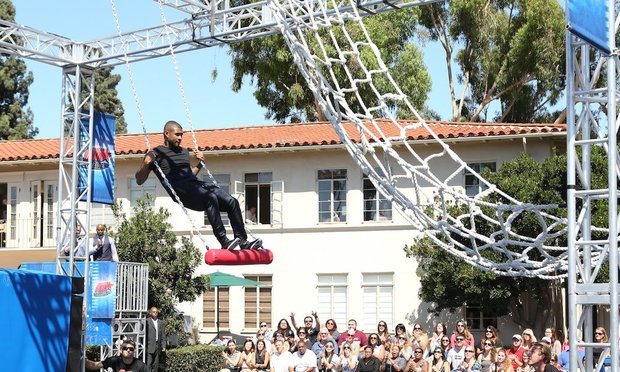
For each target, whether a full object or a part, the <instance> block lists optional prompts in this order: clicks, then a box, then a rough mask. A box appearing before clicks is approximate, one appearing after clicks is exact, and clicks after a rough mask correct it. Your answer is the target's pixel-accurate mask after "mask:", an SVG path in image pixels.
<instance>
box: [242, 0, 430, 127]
mask: <svg viewBox="0 0 620 372" xmlns="http://www.w3.org/2000/svg"><path fill="white" fill-rule="evenodd" d="M416 12H417V11H416V10H415V9H408V10H401V11H398V12H391V13H389V14H380V15H376V16H372V17H366V18H365V19H364V25H365V27H366V29H367V30H368V33H369V34H370V37H371V38H372V40H373V41H374V42H375V44H376V45H377V46H378V48H379V50H380V52H381V55H382V57H383V60H384V61H385V63H386V65H387V66H388V68H390V70H391V72H392V74H393V77H394V79H395V80H396V81H397V83H398V84H399V86H400V88H401V89H402V90H403V92H404V93H405V94H407V95H408V96H409V98H410V101H411V102H412V104H413V105H414V106H415V107H417V108H421V109H424V103H425V101H426V98H427V94H428V92H429V90H430V76H429V75H428V73H427V71H426V68H425V66H424V62H423V59H422V52H421V51H420V50H419V49H418V48H417V47H416V46H415V45H414V44H412V43H411V39H412V37H413V36H414V33H415V27H416V25H417V16H416ZM345 25H346V26H345V27H346V29H347V32H348V33H349V34H350V35H352V38H353V39H354V40H359V39H360V38H361V37H362V35H361V32H362V31H361V29H360V27H359V26H358V25H355V24H351V23H345ZM333 32H334V37H335V39H336V40H337V43H338V45H339V46H341V47H342V48H347V49H348V50H351V47H350V46H348V47H347V46H346V45H348V43H347V41H346V38H345V35H344V33H343V32H342V30H340V29H339V28H338V27H334V29H333ZM306 36H308V35H306ZM321 36H322V37H321V39H322V41H323V43H324V45H325V53H326V54H327V55H328V56H329V57H332V58H336V57H339V55H338V52H337V49H336V47H335V44H334V43H333V42H331V41H330V37H329V35H328V34H327V33H326V32H321ZM307 40H308V42H309V47H310V49H311V50H312V52H313V53H315V54H317V55H319V56H322V58H324V55H323V54H322V53H323V50H322V49H321V48H320V47H319V45H318V43H317V41H316V39H315V38H314V37H313V36H311V37H307ZM358 47H359V50H360V59H361V60H362V61H363V63H364V64H365V65H366V66H367V67H368V69H373V68H376V67H378V65H377V61H376V60H374V57H373V56H372V51H371V49H370V48H369V47H366V46H364V45H359V46H358ZM230 55H231V57H232V67H233V84H232V87H233V90H234V91H239V90H240V89H241V88H242V86H243V82H244V79H246V78H249V79H250V81H251V82H252V83H253V84H254V85H255V86H256V89H255V91H254V97H255V98H256V101H257V102H258V104H259V105H261V106H262V107H265V108H266V109H267V112H266V114H265V117H267V118H271V119H274V120H276V121H278V122H284V121H286V120H287V119H288V118H292V117H296V118H299V119H305V120H316V119H319V120H324V114H323V113H322V112H321V110H320V109H319V107H318V104H317V102H316V101H315V99H314V97H313V95H312V92H311V91H310V89H309V88H308V86H307V84H306V82H305V80H304V78H303V76H302V75H301V74H300V73H299V71H298V70H297V68H296V67H295V64H294V61H293V56H292V54H291V53H290V51H289V48H288V47H287V46H286V43H285V42H284V39H283V37H282V36H280V35H276V36H270V37H262V38H257V39H252V40H248V41H243V42H240V43H234V44H232V45H231V46H230ZM345 58H347V63H346V66H347V67H348V68H349V71H350V73H351V75H352V76H353V77H354V78H362V77H364V75H363V70H362V69H361V66H360V64H359V62H357V61H355V59H354V58H353V57H352V56H346V57H345ZM333 71H334V73H335V76H336V78H337V80H338V82H339V84H340V86H343V87H350V86H351V83H348V82H347V81H346V72H345V71H344V69H343V68H342V67H338V65H337V64H334V69H333ZM324 74H326V76H329V75H328V74H327V72H326V71H324ZM373 83H374V84H375V85H376V86H377V87H378V88H379V90H380V91H384V92H385V91H389V92H392V91H393V90H390V89H389V86H388V81H387V80H386V79H384V78H382V77H379V75H375V76H374V77H373ZM358 89H359V90H360V95H361V97H362V99H363V100H364V102H366V103H367V106H372V105H373V104H375V103H376V101H377V100H376V98H375V97H374V96H375V95H374V92H373V91H372V89H371V86H370V84H360V85H359V86H358ZM347 103H348V104H349V105H350V106H351V107H352V109H353V110H357V112H361V105H360V102H358V100H357V98H356V97H354V95H353V94H352V95H350V97H348V98H347ZM391 105H392V107H390V108H391V109H394V110H397V111H399V115H400V116H401V117H407V115H410V113H408V112H407V110H406V109H405V108H404V107H397V106H396V105H395V104H394V103H392V104H391Z"/></svg>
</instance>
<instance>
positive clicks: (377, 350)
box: [368, 333, 385, 362]
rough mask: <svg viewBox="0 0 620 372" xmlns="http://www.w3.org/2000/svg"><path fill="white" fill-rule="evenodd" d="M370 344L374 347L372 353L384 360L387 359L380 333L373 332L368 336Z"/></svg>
mask: <svg viewBox="0 0 620 372" xmlns="http://www.w3.org/2000/svg"><path fill="white" fill-rule="evenodd" d="M368 346H370V348H371V349H372V355H373V356H374V357H375V358H377V359H379V361H381V362H383V360H384V359H385V349H384V347H383V344H382V343H381V339H379V335H378V334H376V333H371V334H370V336H368Z"/></svg>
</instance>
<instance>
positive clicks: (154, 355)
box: [146, 306, 166, 372]
mask: <svg viewBox="0 0 620 372" xmlns="http://www.w3.org/2000/svg"><path fill="white" fill-rule="evenodd" d="M163 352H166V323H165V322H164V321H163V320H161V319H159V309H158V308H156V307H155V306H153V307H151V308H150V309H149V317H148V318H147V319H146V370H147V371H148V372H151V371H154V372H157V371H159V360H160V357H161V353H163Z"/></svg>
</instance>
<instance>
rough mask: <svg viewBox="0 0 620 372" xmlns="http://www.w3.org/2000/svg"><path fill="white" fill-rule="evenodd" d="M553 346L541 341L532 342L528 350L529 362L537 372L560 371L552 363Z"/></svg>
mask: <svg viewBox="0 0 620 372" xmlns="http://www.w3.org/2000/svg"><path fill="white" fill-rule="evenodd" d="M551 353H552V351H551V348H550V347H548V346H546V345H543V344H542V343H540V342H535V343H534V344H532V346H531V347H530V349H529V350H528V354H529V362H528V364H529V365H530V366H531V367H533V369H534V371H535V372H559V371H558V369H557V368H556V367H555V366H553V365H552V364H551Z"/></svg>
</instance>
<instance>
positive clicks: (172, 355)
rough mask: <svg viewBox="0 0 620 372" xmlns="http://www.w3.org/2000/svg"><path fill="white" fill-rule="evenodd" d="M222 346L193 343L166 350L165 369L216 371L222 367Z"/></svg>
mask: <svg viewBox="0 0 620 372" xmlns="http://www.w3.org/2000/svg"><path fill="white" fill-rule="evenodd" d="M223 350H224V348H223V347H222V346H210V345H193V346H183V347H179V348H176V349H168V350H166V370H167V371H197V372H198V371H204V372H218V371H219V370H220V369H222V362H223V358H222V351H223Z"/></svg>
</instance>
